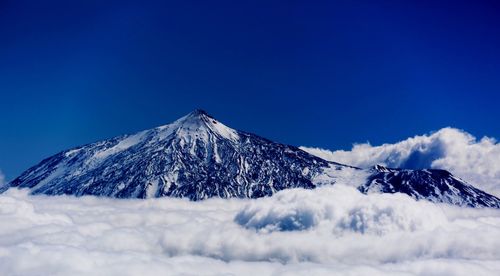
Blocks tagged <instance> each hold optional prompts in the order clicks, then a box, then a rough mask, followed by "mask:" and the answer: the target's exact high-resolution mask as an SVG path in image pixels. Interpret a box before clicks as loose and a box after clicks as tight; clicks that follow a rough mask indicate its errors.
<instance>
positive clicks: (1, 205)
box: [0, 184, 500, 275]
mask: <svg viewBox="0 0 500 276" xmlns="http://www.w3.org/2000/svg"><path fill="white" fill-rule="evenodd" d="M0 221H1V222H2V223H0V275H166V274H169V275H170V274H183V275H220V274H226V275H276V274H279V275H388V274H395V275H470V274H472V273H474V274H475V275H497V272H498V271H499V270H500V240H499V239H498V237H499V236H500V210H494V209H467V208H462V209H461V208H458V207H453V206H448V205H441V204H432V203H429V202H425V201H415V200H413V199H411V198H410V197H407V196H405V195H402V194H370V195H363V194H361V193H360V192H358V191H357V190H356V189H355V188H353V187H349V186H344V185H342V184H337V185H334V186H328V187H322V188H319V189H316V190H302V189H292V190H285V191H281V192H279V193H277V194H276V195H274V196H273V197H269V198H261V199H256V200H240V199H231V200H223V199H210V200H206V201H202V202H189V201H186V200H181V199H172V198H160V199H148V200H116V199H105V198H95V197H82V198H75V197H69V196H59V197H47V196H29V195H28V194H27V191H23V190H17V189H10V190H9V191H7V192H6V193H4V194H2V195H0Z"/></svg>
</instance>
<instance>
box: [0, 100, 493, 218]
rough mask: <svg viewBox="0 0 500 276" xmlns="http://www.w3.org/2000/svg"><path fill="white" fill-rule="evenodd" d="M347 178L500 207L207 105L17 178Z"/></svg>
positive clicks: (214, 186)
mask: <svg viewBox="0 0 500 276" xmlns="http://www.w3.org/2000/svg"><path fill="white" fill-rule="evenodd" d="M339 180H343V181H344V182H346V180H347V181H348V182H350V183H353V185H355V186H356V187H358V189H359V190H360V191H361V192H364V193H368V192H383V193H395V192H402V193H406V194H408V195H410V196H412V197H414V198H416V199H428V200H431V201H433V202H446V203H451V204H456V205H460V206H471V207H496V208H500V200H499V199H498V198H496V197H494V196H492V195H489V194H487V193H484V192H482V191H480V190H478V189H476V188H474V187H472V186H471V185H469V184H467V183H465V182H463V181H461V180H459V179H458V178H455V177H453V176H452V175H451V174H450V173H448V172H446V171H439V170H417V171H412V170H398V169H388V168H384V167H381V166H377V167H375V168H372V169H367V170H362V169H358V168H354V167H351V166H348V165H343V164H339V163H335V162H330V161H325V160H323V159H321V158H319V157H316V156H314V155H311V154H309V153H306V152H305V151H303V150H301V149H299V148H297V147H294V146H288V145H283V144H280V143H276V142H272V141H269V140H267V139H265V138H262V137H259V136H257V135H254V134H251V133H246V132H243V131H237V130H234V129H231V128H229V127H227V126H225V125H224V124H222V123H220V122H219V121H217V120H216V119H214V118H213V117H211V116H210V115H208V114H207V113H206V112H205V111H202V110H195V111H193V112H191V113H190V114H188V115H187V116H184V117H182V118H180V119H178V120H177V121H175V122H173V123H171V124H168V125H164V126H160V127H157V128H154V129H150V130H145V131H141V132H138V133H136V134H132V135H124V136H119V137H116V138H112V139H109V140H105V141H101V142H96V143H93V144H89V145H85V146H80V147H77V148H74V149H70V150H66V151H63V152H61V153H58V154H56V155H54V156H52V157H49V158H47V159H45V160H43V161H42V162H40V163H39V164H38V165H36V166H34V167H32V168H30V169H28V170H27V171H25V172H24V173H23V174H21V176H19V177H18V178H16V179H14V180H13V181H12V182H11V183H9V185H8V186H5V187H3V188H0V192H1V191H4V190H6V189H8V188H9V187H18V188H29V189H30V190H31V193H33V194H46V195H61V194H69V195H76V196H82V195H95V196H107V197H116V198H152V197H163V196H170V197H182V198H189V199H190V200H201V199H206V198H210V197H221V198H231V197H237V198H258V197H263V196H270V195H272V194H274V193H275V192H277V191H280V190H283V189H289V188H306V189H312V188H315V187H317V186H318V185H327V184H335V183H336V182H337V181H339Z"/></svg>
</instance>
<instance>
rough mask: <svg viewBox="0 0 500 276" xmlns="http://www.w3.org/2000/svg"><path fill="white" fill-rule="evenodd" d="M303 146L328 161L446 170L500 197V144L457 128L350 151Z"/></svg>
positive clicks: (357, 164)
mask: <svg viewBox="0 0 500 276" xmlns="http://www.w3.org/2000/svg"><path fill="white" fill-rule="evenodd" d="M301 149H303V150H305V151H307V152H309V153H311V154H314V155H316V156H318V157H321V158H323V159H325V160H331V161H333V160H334V161H336V162H341V163H345V164H349V165H353V166H358V167H362V168H368V167H371V166H374V165H376V164H382V165H384V166H388V167H392V168H405V169H423V168H435V169H444V170H448V171H450V172H451V173H453V174H455V175H457V176H459V177H460V178H462V179H464V180H466V181H467V182H469V183H473V184H474V185H475V186H477V187H478V188H480V189H482V190H485V191H486V192H489V193H492V194H494V195H496V196H500V143H499V142H498V141H497V140H496V139H495V138H492V137H486V136H485V137H483V138H481V139H478V138H476V137H474V136H473V135H471V134H470V133H467V132H465V131H463V130H460V129H456V128H450V127H447V128H443V129H441V130H439V131H437V132H433V133H431V134H426V135H421V136H415V137H412V138H408V139H406V140H403V141H400V142H397V143H394V144H383V145H380V146H372V145H371V144H370V143H364V144H355V145H354V146H353V147H352V149H351V150H350V151H345V150H337V151H329V150H325V149H319V148H308V147H301Z"/></svg>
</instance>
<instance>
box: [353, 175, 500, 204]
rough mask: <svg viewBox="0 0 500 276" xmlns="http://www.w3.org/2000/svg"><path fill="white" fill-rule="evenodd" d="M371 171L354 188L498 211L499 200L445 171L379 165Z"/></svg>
mask: <svg viewBox="0 0 500 276" xmlns="http://www.w3.org/2000/svg"><path fill="white" fill-rule="evenodd" d="M370 171H371V172H372V173H371V174H370V176H369V177H368V181H366V182H365V184H363V185H361V186H359V187H358V189H359V190H360V191H361V192H363V193H371V192H379V193H405V194H408V195H410V196H411V197H413V198H415V199H427V200H430V201H432V202H445V203H451V204H455V205H459V206H469V207H477V206H488V207H495V208H500V200H499V199H498V198H497V197H495V196H493V195H490V194H487V193H485V192H483V191H481V190H479V189H477V188H475V187H473V186H472V185H470V184H468V183H466V182H465V181H463V180H461V179H459V178H457V177H455V176H453V175H452V174H451V173H450V172H448V171H445V170H436V169H425V170H405V169H391V168H386V167H384V166H381V165H377V166H374V167H373V168H371V169H370Z"/></svg>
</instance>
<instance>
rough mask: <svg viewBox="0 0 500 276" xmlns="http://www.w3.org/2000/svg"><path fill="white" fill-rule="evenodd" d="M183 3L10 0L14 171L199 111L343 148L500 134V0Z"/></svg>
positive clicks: (4, 5) (1, 48) (7, 160)
mask: <svg viewBox="0 0 500 276" xmlns="http://www.w3.org/2000/svg"><path fill="white" fill-rule="evenodd" d="M147 2H148V3H147ZM175 2H177V3H168V1H158V2H157V3H154V2H149V1H138V2H136V3H134V2H130V1H117V2H106V1H89V0H85V1H81V2H80V4H78V3H77V1H33V2H27V1H20V0H13V1H5V0H2V1H0V95H1V98H0V169H1V170H3V171H4V173H5V174H6V175H7V178H8V179H12V178H13V177H15V176H17V175H18V174H19V173H20V172H21V171H23V170H24V169H27V168H28V167H30V166H31V165H34V164H35V163H37V162H38V161H40V160H41V159H42V158H45V157H48V156H50V155H52V154H54V153H56V152H58V151H60V150H63V149H66V148H69V147H73V146H77V145H80V144H86V143H89V142H94V141H97V140H100V139H104V138H109V137H113V136H116V135H120V134H125V133H131V132H135V131H138V130H142V129H147V128H151V127H154V126H157V125H163V124H166V123H169V122H171V121H173V120H175V119H177V118H178V117H180V116H182V115H184V114H186V113H189V112H190V111H191V110H192V109H195V108H198V107H199V108H203V109H205V110H207V111H208V112H209V113H210V114H212V115H213V116H214V117H216V118H217V119H219V120H220V121H222V122H224V123H225V124H227V125H229V126H231V127H233V128H237V129H242V130H247V131H250V132H254V133H257V134H259V135H261V136H264V137H267V138H270V139H273V140H276V141H279V142H283V143H287V144H292V145H306V146H318V147H323V148H329V149H341V148H342V149H347V148H350V146H351V144H352V143H353V142H365V141H370V142H371V143H372V144H380V143H383V142H394V141H397V140H400V139H404V138H406V137H409V136H413V135H416V134H423V133H427V132H429V131H431V130H437V129H439V128H441V127H445V126H454V127H458V128H463V129H465V130H467V131H469V132H471V133H473V134H474V135H476V136H482V135H489V136H494V137H497V138H498V137H500V123H499V119H500V9H499V6H498V4H495V2H498V1H488V2H486V1H485V2H481V1H468V3H466V2H461V1H451V2H443V1H325V2H315V1H303V2H299V1H283V2H278V1H270V0H267V1H262V2H259V1H223V2H220V1H199V2H190V1H175ZM244 2H247V3H244ZM375 2H378V3H375Z"/></svg>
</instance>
